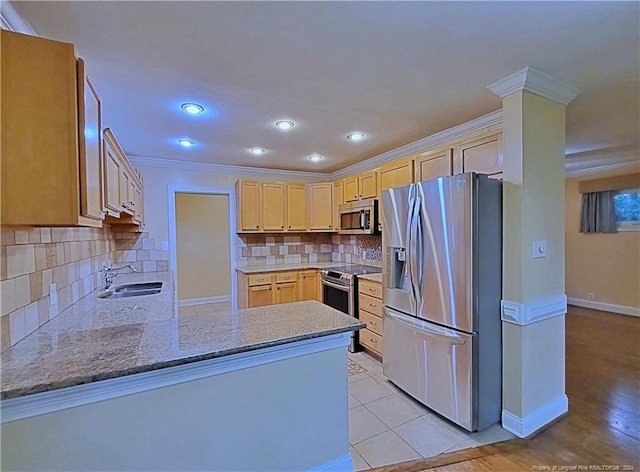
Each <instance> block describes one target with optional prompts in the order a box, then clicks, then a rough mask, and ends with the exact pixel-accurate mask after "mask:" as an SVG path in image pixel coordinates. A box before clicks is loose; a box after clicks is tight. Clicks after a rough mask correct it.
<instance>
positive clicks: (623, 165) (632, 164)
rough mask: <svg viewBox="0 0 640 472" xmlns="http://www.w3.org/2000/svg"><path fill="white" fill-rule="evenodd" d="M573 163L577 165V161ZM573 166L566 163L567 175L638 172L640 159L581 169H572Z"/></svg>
mask: <svg viewBox="0 0 640 472" xmlns="http://www.w3.org/2000/svg"><path fill="white" fill-rule="evenodd" d="M573 165H577V163H576V164H573ZM571 167H572V164H571V163H567V164H565V172H564V175H565V177H587V176H592V175H598V174H603V173H605V172H612V171H627V170H635V171H636V172H640V161H639V160H635V161H629V162H618V163H616V164H605V165H601V166H599V165H591V166H589V167H584V168H581V169H580V168H578V169H572V168H571Z"/></svg>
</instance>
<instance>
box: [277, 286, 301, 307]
mask: <svg viewBox="0 0 640 472" xmlns="http://www.w3.org/2000/svg"><path fill="white" fill-rule="evenodd" d="M274 298H275V303H292V302H297V301H298V282H290V283H284V284H276V293H275V297H274Z"/></svg>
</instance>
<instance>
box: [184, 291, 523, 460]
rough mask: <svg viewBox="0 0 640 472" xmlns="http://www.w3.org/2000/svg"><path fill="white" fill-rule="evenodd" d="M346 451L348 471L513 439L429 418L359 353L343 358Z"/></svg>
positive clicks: (203, 309) (217, 307)
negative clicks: (346, 373)
mask: <svg viewBox="0 0 640 472" xmlns="http://www.w3.org/2000/svg"><path fill="white" fill-rule="evenodd" d="M229 309H230V302H219V303H208V304H202V305H194V306H185V307H180V308H179V314H198V313H210V312H211V310H214V312H223V311H228V310H229ZM349 361H350V362H349V445H350V446H349V449H350V451H351V457H352V458H353V467H354V470H356V471H358V470H367V469H371V468H373V467H380V466H383V465H389V464H397V463H398V462H405V461H409V460H414V459H421V458H427V457H432V456H435V455H438V454H442V453H444V452H452V451H457V450H460V449H467V448H470V447H477V446H481V445H484V444H491V443H494V442H498V441H505V440H507V439H513V438H514V437H515V436H513V435H512V434H511V433H509V432H508V431H505V430H504V429H502V427H500V425H499V424H496V425H494V426H491V427H490V428H487V429H486V430H484V431H481V432H479V433H469V432H466V431H465V430H463V429H461V428H458V427H457V426H455V425H453V424H452V423H450V422H448V421H446V420H444V419H442V418H440V417H439V416H438V415H436V414H435V413H432V412H430V411H429V410H428V409H427V408H426V407H425V406H424V405H422V404H420V403H418V402H417V401H415V400H414V399H413V398H411V397H410V396H408V395H407V394H405V393H404V392H403V391H401V390H400V389H399V388H398V387H396V386H395V385H393V384H392V383H391V382H390V381H389V380H387V378H386V377H385V376H384V375H383V374H382V364H380V363H379V362H378V361H377V360H375V359H374V358H372V357H371V356H369V355H368V354H365V353H364V352H358V353H349Z"/></svg>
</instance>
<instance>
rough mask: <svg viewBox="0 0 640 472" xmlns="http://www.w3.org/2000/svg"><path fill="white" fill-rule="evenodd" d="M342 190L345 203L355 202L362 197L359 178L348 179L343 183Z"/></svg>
mask: <svg viewBox="0 0 640 472" xmlns="http://www.w3.org/2000/svg"><path fill="white" fill-rule="evenodd" d="M342 185H343V187H342V190H343V192H344V201H345V202H355V201H356V200H358V199H359V198H360V197H359V196H358V195H359V194H360V191H359V187H358V177H357V176H353V177H347V178H346V179H344V180H343V181H342Z"/></svg>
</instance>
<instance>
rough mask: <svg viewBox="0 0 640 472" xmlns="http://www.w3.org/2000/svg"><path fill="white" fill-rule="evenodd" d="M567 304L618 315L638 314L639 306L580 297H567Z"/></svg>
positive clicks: (639, 311)
mask: <svg viewBox="0 0 640 472" xmlns="http://www.w3.org/2000/svg"><path fill="white" fill-rule="evenodd" d="M567 302H568V303H569V305H575V306H581V307H583V308H592V309H594V310H602V311H609V312H611V313H618V314H620V315H629V316H640V308H636V307H633V306H626V305H615V304H613V303H604V302H596V301H593V300H583V299H582V298H568V299H567Z"/></svg>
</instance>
